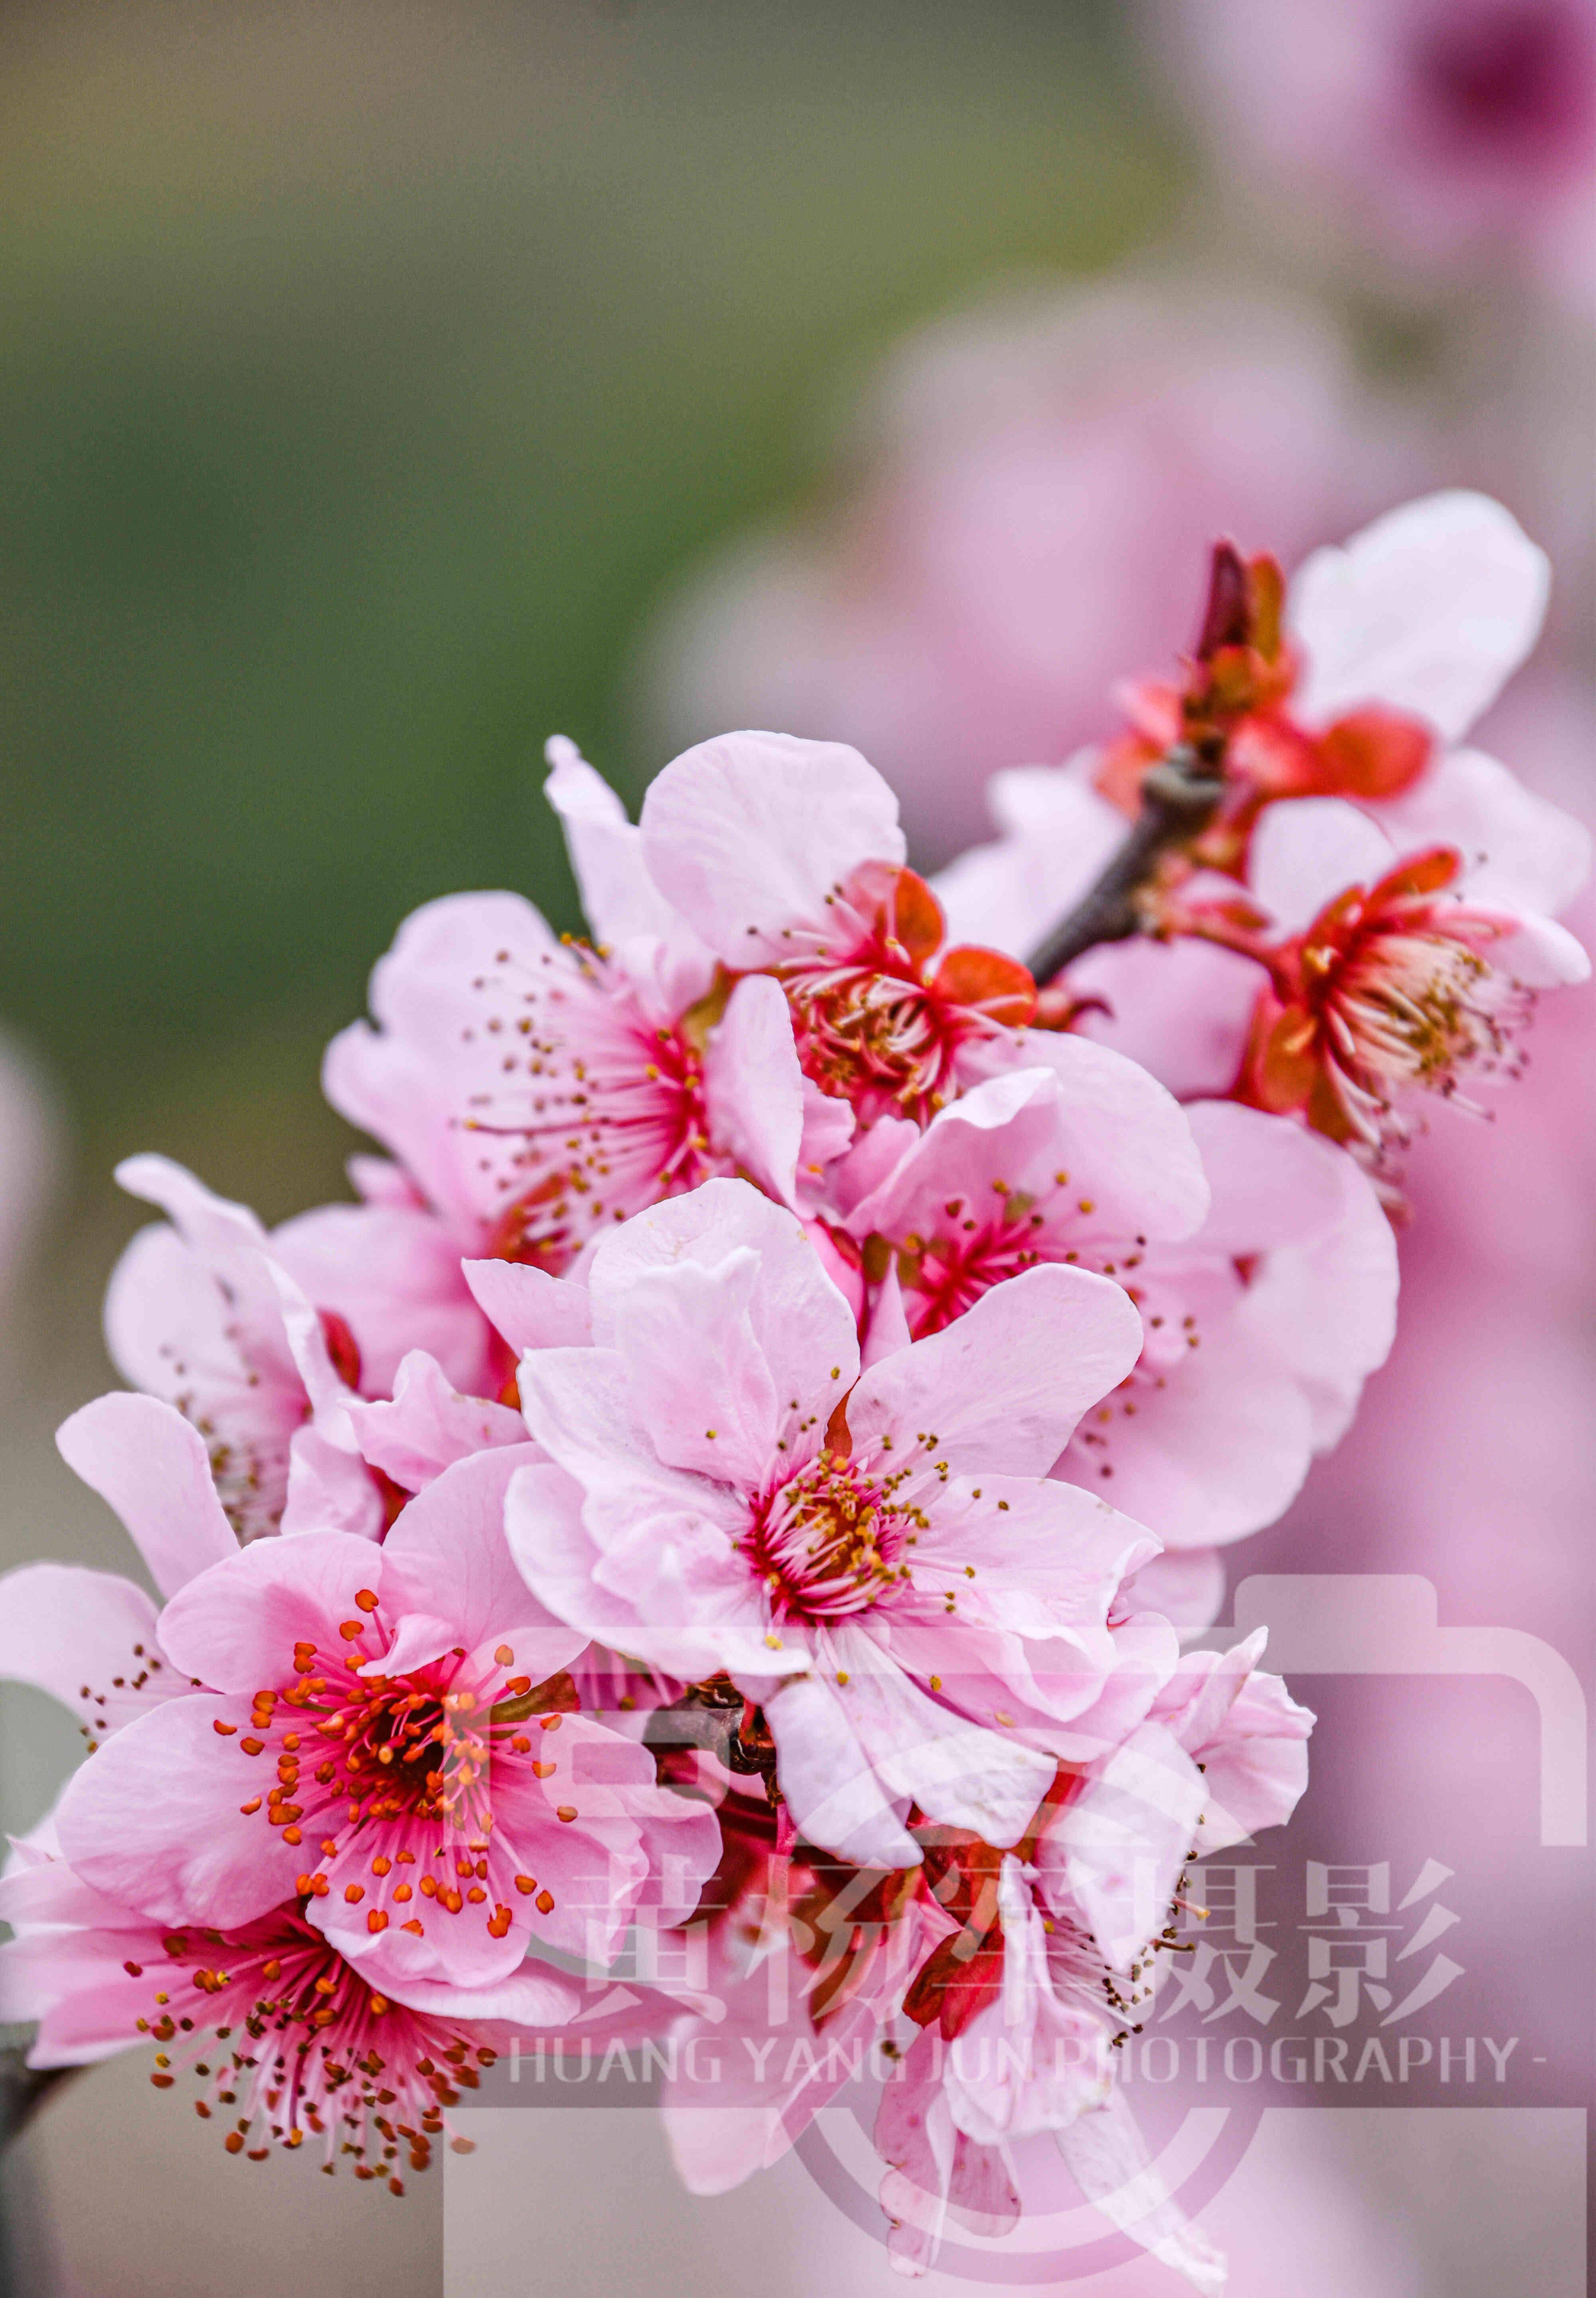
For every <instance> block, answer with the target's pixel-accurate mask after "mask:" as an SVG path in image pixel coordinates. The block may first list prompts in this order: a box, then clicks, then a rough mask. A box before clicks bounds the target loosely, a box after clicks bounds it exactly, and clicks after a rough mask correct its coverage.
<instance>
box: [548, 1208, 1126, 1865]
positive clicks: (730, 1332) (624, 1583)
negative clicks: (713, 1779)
mask: <svg viewBox="0 0 1596 2298" xmlns="http://www.w3.org/2000/svg"><path fill="white" fill-rule="evenodd" d="M591 1286H592V1291H593V1297H594V1307H595V1312H596V1313H595V1338H596V1339H597V1340H598V1342H599V1343H600V1344H599V1345H598V1346H597V1347H594V1348H591V1349H584V1350H583V1349H579V1350H558V1349H551V1350H544V1351H542V1352H533V1353H529V1354H528V1355H527V1356H525V1357H524V1358H523V1360H522V1362H521V1368H520V1374H519V1381H520V1387H521V1395H522V1402H523V1406H524V1409H525V1413H526V1418H527V1423H528V1426H530V1427H531V1428H532V1430H533V1434H535V1435H536V1436H537V1437H538V1439H539V1441H540V1442H542V1444H543V1445H544V1447H545V1448H546V1450H547V1451H548V1452H549V1454H550V1458H551V1459H552V1460H553V1461H554V1462H555V1463H557V1464H558V1465H557V1466H556V1467H543V1468H537V1467H534V1468H531V1469H528V1470H526V1471H525V1472H523V1473H522V1474H521V1475H520V1476H517V1479H516V1482H515V1484H514V1485H513V1486H512V1488H511V1492H510V1496H509V1517H508V1521H509V1537H510V1545H511V1548H512V1550H514V1553H515V1555H516V1558H517V1562H518V1563H519V1564H520V1566H521V1568H522V1570H523V1571H524V1572H525V1574H526V1575H527V1578H528V1580H529V1582H530V1583H531V1584H532V1587H533V1591H534V1592H535V1593H536V1594H537V1595H538V1596H539V1597H540V1598H541V1600H542V1602H543V1603H545V1604H547V1605H548V1606H549V1607H550V1608H551V1609H552V1610H553V1611H554V1612H555V1613H556V1614H557V1615H558V1616H560V1617H562V1618H565V1619H568V1620H570V1621H571V1622H572V1623H573V1624H575V1625H577V1626H579V1627H581V1629H582V1630H583V1633H584V1635H588V1636H593V1637H597V1638H599V1639H600V1640H602V1641H604V1642H606V1643H608V1644H610V1645H612V1646H614V1647H616V1648H618V1649H621V1650H624V1651H629V1652H632V1653H634V1654H635V1655H636V1656H637V1657H639V1658H641V1659H644V1660H647V1661H650V1662H652V1663H654V1664H655V1665H657V1666H660V1667H662V1668H664V1669H666V1670H667V1671H668V1672H670V1673H671V1674H676V1675H680V1676H682V1677H685V1678H688V1679H690V1680H700V1679H706V1678H711V1677H714V1676H715V1675H717V1674H721V1673H723V1672H724V1674H727V1675H729V1676H730V1678H731V1679H732V1683H733V1684H735V1685H736V1686H737V1687H738V1688H739V1689H740V1690H742V1691H743V1692H744V1693H745V1695H746V1697H747V1698H748V1699H750V1700H755V1701H758V1702H759V1703H761V1705H762V1706H763V1708H764V1711H765V1716H766V1718H767V1721H768V1723H769V1728H770V1731H771V1732H772V1734H773V1739H774V1743H775V1762H776V1776H777V1779H778V1781H779V1782H780V1785H781V1790H782V1793H783V1795H784V1796H785V1798H786V1801H787V1804H788V1806H790V1810H791V1814H792V1817H793V1821H794V1823H795V1824H796V1825H797V1826H798V1828H799V1829H800V1830H801V1831H803V1832H804V1833H805V1834H806V1835H807V1836H808V1837H809V1838H810V1839H811V1840H813V1841H815V1843H817V1844H819V1845H820V1846H821V1847H823V1848H824V1849H826V1850H830V1851H833V1852H836V1853H837V1854H838V1855H839V1856H841V1857H844V1858H848V1859H851V1860H855V1861H857V1862H859V1863H861V1864H865V1863H869V1864H876V1865H879V1866H892V1867H896V1866H903V1865H912V1864H914V1863H915V1862H916V1861H917V1860H918V1859H919V1856H920V1852H919V1847H918V1846H917V1845H916V1844H915V1843H914V1839H912V1837H911V1836H910V1835H908V1834H907V1833H906V1830H905V1827H904V1824H903V1822H904V1816H905V1814H906V1812H907V1809H908V1806H909V1804H910V1802H911V1800H913V1801H914V1802H916V1803H917V1804H918V1805H919V1806H920V1807H921V1808H922V1810H923V1811H924V1812H925V1813H926V1814H928V1815H929V1816H930V1817H932V1818H936V1819H942V1820H946V1821H947V1822H948V1823H951V1824H953V1825H956V1826H961V1827H969V1828H972V1829H974V1830H976V1831H978V1832H979V1833H980V1834H982V1835H983V1836H984V1837H986V1838H988V1839H991V1840H995V1841H996V1842H999V1843H1005V1844H1007V1843H1013V1842H1014V1841H1016V1840H1017V1839H1019V1837H1020V1836H1021V1833H1022V1832H1023V1831H1024V1829H1025V1826H1026V1823H1027V1822H1028V1821H1029V1819H1030V1814H1031V1813H1032V1812H1033V1811H1034V1809H1035V1807H1036V1805H1037V1802H1038V1799H1039V1798H1040V1796H1041V1794H1042V1792H1043V1790H1044V1789H1045V1788H1046V1785H1047V1781H1048V1780H1049V1778H1050V1777H1051V1773H1052V1765H1051V1761H1050V1758H1049V1757H1047V1756H1046V1754H1045V1753H1044V1752H1043V1750H1044V1748H1046V1747H1047V1746H1048V1745H1049V1744H1050V1743H1053V1742H1056V1741H1057V1740H1058V1736H1059V1733H1060V1732H1061V1731H1067V1726H1068V1723H1069V1722H1070V1720H1071V1718H1073V1717H1075V1716H1078V1715H1081V1714H1082V1712H1083V1711H1084V1710H1086V1709H1087V1708H1088V1707H1090V1706H1091V1704H1092V1702H1093V1700H1094V1699H1095V1698H1096V1696H1097V1694H1098V1692H1099V1690H1100V1689H1101V1686H1102V1682H1103V1680H1104V1675H1105V1674H1106V1673H1107V1672H1108V1669H1109V1668H1110V1666H1112V1657H1113V1650H1112V1642H1111V1640H1110V1638H1109V1636H1108V1633H1107V1626H1106V1618H1107V1610H1108V1604H1109V1600H1110V1599H1111V1597H1112V1594H1113V1592H1114V1590H1115V1588H1116V1587H1117V1585H1118V1583H1119V1582H1120V1580H1121V1578H1122V1577H1123V1576H1124V1575H1125V1574H1127V1573H1128V1572H1130V1571H1133V1570H1134V1569H1135V1568H1136V1566H1137V1565H1138V1564H1140V1563H1142V1562H1145V1560H1146V1559H1147V1558H1149V1557H1150V1556H1151V1555H1152V1554H1154V1552H1155V1550H1156V1543H1155V1542H1153V1541H1152V1540H1151V1539H1149V1538H1148V1536H1147V1535H1146V1534H1145V1533H1143V1531H1142V1530H1141V1528H1140V1526H1138V1525H1134V1524H1132V1523H1131V1522H1130V1521H1129V1519H1128V1518H1126V1517H1121V1516H1119V1515H1117V1514H1116V1513H1115V1511H1114V1510H1113V1509H1110V1508H1109V1507H1107V1505H1106V1504H1105V1503H1104V1502H1103V1501H1102V1500H1098V1499H1096V1497H1088V1496H1087V1494H1086V1493H1083V1492H1076V1491H1074V1490H1072V1489H1071V1487H1070V1486H1068V1485H1065V1484H1056V1483H1051V1482H1046V1481H1044V1479H1045V1478H1046V1471H1047V1469H1048V1468H1049V1467H1051V1466H1052V1464H1053V1462H1054V1460H1055V1459H1057V1457H1058V1455H1059V1453H1060V1452H1061V1451H1063V1446H1064V1444H1065V1442H1067V1440H1068V1437H1069V1434H1070V1432H1071V1428H1072V1427H1073V1426H1074V1424H1075V1422H1076V1420H1077V1419H1078V1418H1079V1415H1080V1413H1081V1412H1082V1411H1084V1410H1085V1409H1087V1406H1088V1405H1089V1404H1091V1403H1094V1402H1096V1400H1097V1399H1098V1398H1099V1397H1100V1396H1102V1395H1103V1394H1104V1393H1105V1392H1106V1391H1107V1390H1109V1389H1111V1388H1112V1387H1113V1386H1114V1385H1116V1384H1117V1382H1118V1381H1120V1380H1121V1379H1122V1378H1123V1376H1124V1375H1125V1374H1126V1373H1127V1372H1128V1371H1129V1368H1130V1367H1131V1366H1132V1365H1133V1364H1134V1362H1135V1361H1136V1358H1137V1353H1138V1352H1139V1349H1140V1346H1141V1326H1140V1321H1139V1319H1138V1318H1137V1314H1136V1310H1134V1308H1133V1307H1132V1306H1131V1304H1130V1302H1129V1300H1128V1299H1127V1298H1126V1295H1125V1294H1124V1293H1123V1292H1121V1290H1120V1288H1119V1287H1118V1286H1117V1285H1113V1284H1112V1283H1110V1282H1109V1281H1108V1280H1106V1279H1105V1278H1104V1277H1094V1276H1090V1275H1088V1274H1087V1273H1086V1272H1085V1271H1084V1270H1080V1269H1062V1268H1038V1269H1030V1270H1027V1271H1026V1272H1025V1273H1024V1274H1022V1275H1021V1276H1018V1277H1013V1278H1011V1279H1010V1280H1009V1281H1008V1282H1007V1283H1006V1284H1004V1285H996V1286H994V1287H993V1289H992V1290H991V1291H990V1292H989V1293H987V1294H984V1295H983V1296H982V1298H981V1299H980V1301H979V1302H976V1303H975V1305H974V1306H973V1307H972V1309H971V1310H969V1311H968V1313H967V1314H966V1315H964V1316H963V1317H962V1318H959V1319H958V1321H957V1322H956V1323H955V1325H953V1326H952V1327H949V1328H948V1329H947V1331H945V1332H942V1333H939V1334H937V1335H932V1336H931V1337H930V1338H929V1339H926V1340H923V1341H919V1342H916V1343H914V1344H913V1345H912V1346H907V1347H904V1348H901V1349H899V1350H897V1352H894V1353H892V1354H889V1355H887V1356H885V1357H883V1358H881V1359H879V1360H877V1361H876V1362H875V1363H874V1364H872V1366H871V1367H870V1368H869V1369H868V1370H866V1371H864V1373H863V1374H861V1372H860V1360H859V1344H858V1338H857V1332H856V1323H855V1318H854V1314H853V1311H852V1310H851V1309H850V1308H849V1306H848V1302H847V1301H846V1300H845V1299H844V1298H843V1295H842V1294H841V1293H840V1292H839V1290H838V1289H837V1287H836V1286H835V1285H832V1284H831V1280H830V1279H829V1278H828V1277H826V1275H825V1274H824V1272H823V1269H822V1268H821V1267H820V1265H819V1262H818V1260H817V1258H816V1255H815V1249H814V1247H813V1245H812V1244H810V1243H809V1241H808V1238H807V1237H806V1234H805V1232H804V1230H803V1229H802V1228H801V1227H800V1226H799V1224H798V1222H797V1221H796V1220H795V1219H793V1217H792V1216H791V1215H790V1213H788V1212H786V1211H783V1210H782V1209H781V1208H780V1207H778V1206H773V1205H772V1204H771V1203H769V1202H768V1201H767V1200H765V1199H764V1198H762V1197H760V1196H759V1195H758V1194H757V1193H756V1192H755V1191H754V1190H752V1189H750V1188H748V1186H747V1185H746V1184H743V1183H739V1182H732V1183H724V1182H711V1183H709V1184H707V1186H706V1187H705V1188H704V1189H702V1190H699V1191H697V1192H695V1193H694V1194H693V1195H691V1196H690V1197H683V1198H676V1199H673V1200H671V1201H669V1202H667V1203H666V1204H663V1205H660V1206H657V1207H656V1208H655V1209H654V1211H651V1212H649V1213H647V1214H645V1215H642V1216H641V1217H640V1219H638V1220H636V1221H634V1222H632V1223H629V1224H628V1225H627V1227H626V1228H624V1229H622V1230H620V1231H617V1232H616V1234H615V1235H614V1236H610V1237H608V1238H607V1239H606V1240H605V1242H604V1244H602V1245H601V1247H600V1251H599V1252H598V1253H597V1254H596V1256H595V1258H594V1261H593V1267H592V1271H591Z"/></svg>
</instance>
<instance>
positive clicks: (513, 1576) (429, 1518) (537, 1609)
mask: <svg viewBox="0 0 1596 2298" xmlns="http://www.w3.org/2000/svg"><path fill="white" fill-rule="evenodd" d="M538 1458H539V1454H538V1451H537V1448H536V1446H535V1445H532V1444H527V1443H521V1444H517V1445H513V1446H508V1447H504V1448H501V1449H500V1450H499V1451H492V1452H479V1453H476V1454H475V1455H474V1456H473V1457H472V1458H470V1459H463V1460H459V1461H457V1462H456V1463H455V1465H454V1466H453V1467H450V1468H446V1469H445V1470H444V1471H443V1473H442V1476H438V1477H437V1478H436V1479H435V1480H434V1482H433V1483H432V1484H428V1485H427V1487H426V1491H425V1492H418V1494H417V1496H416V1498H415V1499H414V1500H412V1501H411V1502H410V1504H409V1507H408V1508H406V1509H401V1512H400V1516H399V1518H398V1521H397V1522H396V1523H395V1525H394V1526H393V1531H392V1532H390V1533H389V1534H388V1537H387V1540H386V1541H385V1543H384V1547H383V1564H384V1581H383V1589H384V1595H383V1609H382V1611H381V1612H380V1613H379V1615H378V1617H379V1618H383V1617H387V1616H393V1614H394V1613H395V1612H396V1611H397V1610H398V1609H399V1608H401V1607H402V1608H412V1607H413V1608H415V1609H416V1610H417V1611H418V1612H432V1613H435V1614H437V1615H438V1616H440V1617H441V1618H442V1619H446V1620H449V1621H451V1622H452V1624H453V1626H454V1630H455V1633H454V1638H453V1641H455V1642H456V1643H460V1644H464V1645H465V1646H466V1647H467V1649H468V1650H469V1649H473V1648H474V1647H475V1646H476V1645H477V1644H482V1643H486V1642H488V1641H490V1640H491V1639H493V1638H502V1639H504V1640H506V1641H509V1643H510V1644H512V1645H513V1647H514V1649H515V1654H516V1658H515V1665H516V1666H517V1668H518V1669H519V1670H520V1672H521V1673H522V1674H531V1675H533V1677H534V1678H535V1679H536V1680H537V1681H539V1682H542V1680H543V1679H544V1678H545V1677H547V1676H550V1675H553V1674H556V1673H557V1671H558V1670H559V1669H560V1668H562V1667H564V1666H566V1665H567V1664H568V1663H569V1662H570V1661H571V1660H573V1659H575V1657H576V1655H577V1653H578V1652H579V1651H580V1650H581V1649H582V1648H583V1644H584V1643H585V1642H586V1641H587V1639H586V1637H585V1636H583V1634H582V1633H580V1632H578V1631H576V1630H573V1629H570V1628H566V1627H562V1626H560V1625H559V1624H558V1623H557V1622H555V1621H553V1620H551V1619H550V1617H549V1615H548V1614H547V1613H546V1612H545V1611H544V1610H543V1608H542V1606H541V1605H539V1604H537V1603H535V1602H534V1601H533V1598H532V1597H531V1595H530V1594H529V1592H528V1590H527V1587H526V1583H525V1581H524V1580H523V1578H522V1577H521V1575H520V1574H519V1573H518V1572H517V1569H516V1566H515V1562H514V1559H513V1558H511V1555H510V1552H509V1543H508V1542H507V1541H506V1539H505V1535H504V1503H505V1494H506V1492H508V1491H509V1483H510V1479H511V1477H512V1476H515V1475H516V1473H517V1470H518V1469H520V1468H524V1467H528V1466H530V1465H532V1464H533V1463H535V1462H536V1461H537V1459H538ZM507 1664H508V1663H507Z"/></svg>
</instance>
